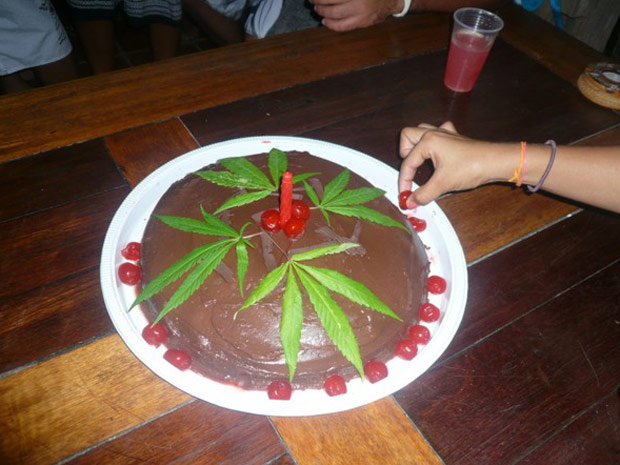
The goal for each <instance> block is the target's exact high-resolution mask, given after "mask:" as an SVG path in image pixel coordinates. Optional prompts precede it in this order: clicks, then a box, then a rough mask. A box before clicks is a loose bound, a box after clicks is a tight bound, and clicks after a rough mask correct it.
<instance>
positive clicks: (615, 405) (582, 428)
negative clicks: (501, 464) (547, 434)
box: [516, 392, 620, 465]
mask: <svg viewBox="0 0 620 465" xmlns="http://www.w3.org/2000/svg"><path fill="white" fill-rule="evenodd" d="M619 411H620V401H619V400H618V394H617V392H613V393H611V394H610V395H608V396H606V397H604V398H603V400H601V401H600V402H598V403H596V404H594V405H593V406H592V407H591V408H590V409H588V410H586V411H585V412H583V413H581V414H580V415H578V416H577V417H576V418H571V419H569V420H568V422H567V424H566V426H565V427H564V428H562V429H561V430H560V431H558V433H557V434H555V435H554V436H553V437H551V439H550V440H549V441H547V442H545V443H543V444H541V445H540V446H538V447H537V448H535V449H534V450H533V451H531V452H529V453H528V454H527V455H526V456H525V457H524V458H523V459H522V460H519V461H518V462H516V463H517V464H519V465H548V464H550V463H553V464H554V465H572V464H575V463H595V464H598V465H615V464H617V463H618V462H619V461H620V449H619V448H618V445H619V444H620V422H619V421H618V412H619Z"/></svg>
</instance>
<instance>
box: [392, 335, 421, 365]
mask: <svg viewBox="0 0 620 465" xmlns="http://www.w3.org/2000/svg"><path fill="white" fill-rule="evenodd" d="M417 354H418V346H417V345H416V344H415V342H413V341H411V340H409V339H404V340H402V341H400V342H399V343H398V344H397V345H396V355H398V356H399V357H400V358H403V359H405V360H411V359H413V357H415V356H416V355H417Z"/></svg>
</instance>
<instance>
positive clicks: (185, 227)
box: [154, 214, 237, 237]
mask: <svg viewBox="0 0 620 465" xmlns="http://www.w3.org/2000/svg"><path fill="white" fill-rule="evenodd" d="M154 216H155V218H157V219H158V220H160V221H162V222H163V223H165V224H167V225H168V226H170V227H172V228H174V229H178V230H180V231H184V232H189V233H195V234H204V235H207V236H227V237H235V236H236V235H237V232H236V231H235V230H234V229H232V228H231V227H230V226H228V225H227V224H226V223H224V222H223V221H222V220H220V219H218V218H215V217H213V218H212V219H210V220H208V221H207V220H204V217H203V220H197V219H195V218H187V217H184V216H170V215H157V214H156V215H154ZM213 219H214V220H216V221H212V220H213Z"/></svg>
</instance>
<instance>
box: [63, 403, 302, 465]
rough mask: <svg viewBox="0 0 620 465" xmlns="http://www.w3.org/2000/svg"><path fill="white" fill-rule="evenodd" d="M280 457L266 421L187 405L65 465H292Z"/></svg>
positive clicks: (277, 442)
mask: <svg viewBox="0 0 620 465" xmlns="http://www.w3.org/2000/svg"><path fill="white" fill-rule="evenodd" d="M283 454H284V446H283V445H282V443H281V442H280V440H279V438H278V436H277V434H276V432H275V431H274V429H273V427H272V426H271V424H270V423H269V421H268V419H267V418H266V417H263V416H258V415H249V414H245V413H239V412H235V411H233V410H227V409H223V408H220V407H216V406H214V405H211V404H208V403H206V402H201V401H193V402H191V403H189V404H187V405H183V406H181V407H179V408H178V409H176V410H173V411H172V412H170V413H168V414H167V415H164V416H162V417H159V418H155V419H153V420H152V421H150V422H148V423H146V424H144V425H143V426H142V427H140V428H137V429H134V430H131V431H129V432H127V433H126V434H122V435H121V436H120V437H117V438H114V439H113V440H111V441H106V442H105V443H103V444H101V445H100V446H98V447H96V448H95V449H93V450H90V451H88V452H86V453H85V454H82V455H80V456H78V457H76V458H74V459H73V460H69V461H68V462H66V463H68V464H71V465H81V464H83V465H90V464H93V463H100V464H106V465H135V464H139V463H149V464H152V465H156V464H162V465H163V464H169V463H174V464H178V465H182V464H188V465H194V464H224V463H228V464H244V465H261V464H265V463H271V462H272V461H273V460H274V459H275V460H276V462H275V463H281V464H282V465H284V464H287V463H289V464H291V465H292V463H293V462H292V461H288V462H287V461H286V457H288V456H287V455H283ZM288 458H289V460H290V457H288Z"/></svg>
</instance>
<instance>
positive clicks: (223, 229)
mask: <svg viewBox="0 0 620 465" xmlns="http://www.w3.org/2000/svg"><path fill="white" fill-rule="evenodd" d="M200 213H201V214H202V219H203V220H204V221H205V223H207V224H208V225H209V227H211V228H213V230H214V231H219V232H220V235H221V236H228V237H238V236H240V235H243V230H244V229H245V228H247V224H246V225H244V226H243V228H242V229H241V232H240V233H237V231H235V229H234V228H233V227H231V226H230V225H229V224H228V223H226V222H224V221H222V220H221V219H219V218H218V217H217V216H215V215H212V214H211V213H209V212H208V211H206V210H205V209H204V207H203V206H202V205H201V206H200Z"/></svg>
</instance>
